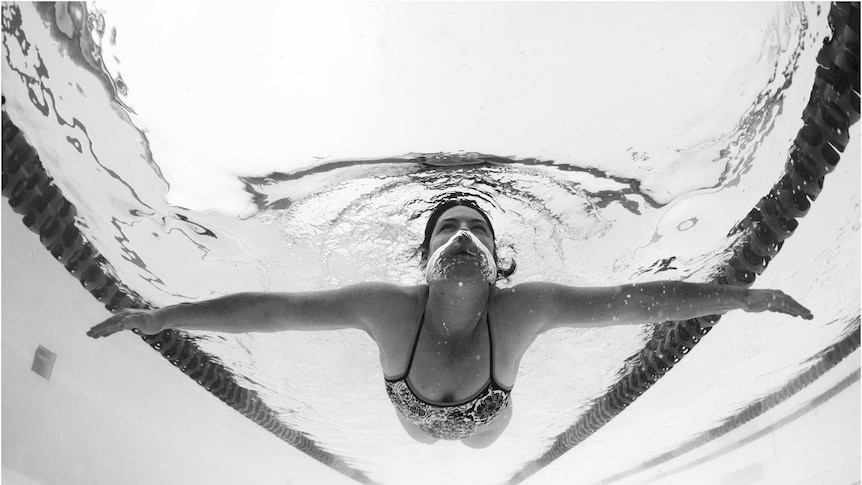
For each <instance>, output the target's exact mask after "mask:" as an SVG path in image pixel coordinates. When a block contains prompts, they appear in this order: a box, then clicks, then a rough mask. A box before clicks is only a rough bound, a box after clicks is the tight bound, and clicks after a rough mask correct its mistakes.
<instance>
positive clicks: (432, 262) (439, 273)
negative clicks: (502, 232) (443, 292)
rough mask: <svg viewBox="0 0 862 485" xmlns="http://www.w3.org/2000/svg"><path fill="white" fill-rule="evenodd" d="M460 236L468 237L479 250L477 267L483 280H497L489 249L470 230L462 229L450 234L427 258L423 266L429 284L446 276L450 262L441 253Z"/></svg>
mask: <svg viewBox="0 0 862 485" xmlns="http://www.w3.org/2000/svg"><path fill="white" fill-rule="evenodd" d="M461 236H466V237H468V238H469V239H470V241H471V242H472V243H473V245H474V246H475V247H476V249H478V250H479V251H478V255H477V263H478V265H479V269H480V270H481V271H482V276H483V278H484V279H485V281H487V282H489V283H493V282H495V281H496V280H497V263H496V262H495V261H494V255H493V254H492V253H491V250H490V249H488V248H487V247H485V245H484V244H482V241H480V240H479V238H477V237H476V236H475V235H474V234H473V233H472V232H470V231H467V230H464V229H462V230H460V231H458V232H456V233H455V234H454V235H452V237H450V238H449V241H447V242H446V244H444V245H442V246H440V247H439V248H437V250H436V251H434V254H432V255H431V257H429V258H428V264H427V266H425V281H426V282H428V283H429V284H430V283H431V282H432V281H440V280H444V279H446V278H447V277H448V273H449V269H450V268H451V266H452V263H451V262H448V261H445V260H444V259H443V253H445V252H446V250H447V249H448V248H449V247H450V246H452V245H454V244H455V243H456V242H457V241H458V238H459V237H461Z"/></svg>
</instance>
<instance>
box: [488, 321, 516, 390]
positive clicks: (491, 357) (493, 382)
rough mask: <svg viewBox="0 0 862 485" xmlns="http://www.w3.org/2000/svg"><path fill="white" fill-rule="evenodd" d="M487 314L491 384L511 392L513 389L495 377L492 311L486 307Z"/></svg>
mask: <svg viewBox="0 0 862 485" xmlns="http://www.w3.org/2000/svg"><path fill="white" fill-rule="evenodd" d="M485 314H486V315H487V317H488V352H490V355H489V360H490V361H491V371H490V377H491V385H492V386H493V387H495V388H497V389H500V390H501V391H505V392H510V391H511V390H512V389H511V388H509V389H507V388H505V387H503V386H501V385H500V383H499V382H497V379H494V336H493V335H492V334H491V312H489V311H488V309H487V308H486V309H485Z"/></svg>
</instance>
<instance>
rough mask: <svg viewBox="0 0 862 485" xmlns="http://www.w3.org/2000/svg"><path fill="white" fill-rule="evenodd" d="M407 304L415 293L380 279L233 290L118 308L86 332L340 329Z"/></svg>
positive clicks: (371, 321) (382, 317)
mask: <svg viewBox="0 0 862 485" xmlns="http://www.w3.org/2000/svg"><path fill="white" fill-rule="evenodd" d="M411 304H415V298H414V297H412V296H411V293H410V292H409V291H407V289H406V288H404V287H400V286H396V285H390V284H384V283H361V284H357V285H352V286H347V287H344V288H338V289H335V290H324V291H312V292H304V293H237V294H233V295H227V296H223V297H220V298H215V299H212V300H207V301H201V302H193V303H181V304H179V305H172V306H168V307H164V308H159V309H157V310H133V309H127V310H122V311H120V312H118V313H117V314H116V315H114V316H112V317H110V318H108V319H107V320H105V321H103V322H102V323H100V324H98V325H96V326H94V327H93V328H91V329H90V330H89V331H88V332H87V335H89V336H90V337H93V338H99V337H107V336H108V335H111V334H113V333H116V332H119V331H121V330H130V329H138V330H140V331H141V332H142V333H144V334H148V335H151V334H155V333H158V332H161V331H162V330H167V329H183V330H208V331H214V332H226V333H246V332H278V331H282V330H335V329H341V328H358V329H361V330H365V331H370V330H371V328H370V326H372V325H375V322H378V321H386V320H388V319H390V317H391V316H392V315H397V314H398V312H403V311H409V307H410V305H411Z"/></svg>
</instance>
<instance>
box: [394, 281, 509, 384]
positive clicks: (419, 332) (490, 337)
mask: <svg viewBox="0 0 862 485" xmlns="http://www.w3.org/2000/svg"><path fill="white" fill-rule="evenodd" d="M427 304H428V298H427V296H426V298H425V305H426V306H427ZM482 316H485V317H487V318H486V322H487V324H488V353H489V355H488V360H489V361H490V367H491V368H490V369H489V371H488V377H489V381H490V384H491V386H493V387H495V388H497V389H500V390H502V391H505V392H510V391H511V389H507V388H505V387H503V386H501V385H500V383H498V382H497V379H494V336H493V335H492V333H491V316H490V315H489V313H488V306H487V305H486V306H485V311H484V312H482ZM479 318H482V317H479ZM424 325H425V308H424V307H423V309H422V319H421V320H419V329H418V330H416V338H415V339H414V340H413V349H412V350H411V351H410V360H409V361H407V370H405V371H404V373H403V374H401V376H400V377H398V378H394V379H387V380H388V381H391V382H396V381H400V380H402V379H403V380H404V381H405V382H406V381H407V376H409V375H410V369H411V368H412V367H413V357H415V356H416V348H417V347H418V346H419V337H420V336H421V335H422V327H423V326H424ZM407 385H408V386H409V385H410V384H409V383H408V384H407ZM479 392H481V390H480V391H479Z"/></svg>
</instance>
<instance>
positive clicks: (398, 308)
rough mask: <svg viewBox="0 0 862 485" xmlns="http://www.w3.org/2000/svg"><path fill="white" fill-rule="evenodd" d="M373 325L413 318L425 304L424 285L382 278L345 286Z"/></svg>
mask: <svg viewBox="0 0 862 485" xmlns="http://www.w3.org/2000/svg"><path fill="white" fill-rule="evenodd" d="M348 291H351V292H353V293H354V295H353V296H354V298H356V299H357V300H358V301H359V303H358V306H360V307H361V308H362V313H364V316H365V318H366V319H367V323H368V324H369V325H371V326H372V327H378V328H380V327H383V328H390V327H391V326H392V325H397V324H399V323H402V322H403V321H404V320H412V317H413V316H414V314H415V313H416V312H419V311H421V310H422V308H423V307H424V302H425V298H426V295H427V294H428V286H427V285H414V286H403V285H396V284H393V283H384V282H367V283H358V284H355V285H351V286H350V287H348Z"/></svg>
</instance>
